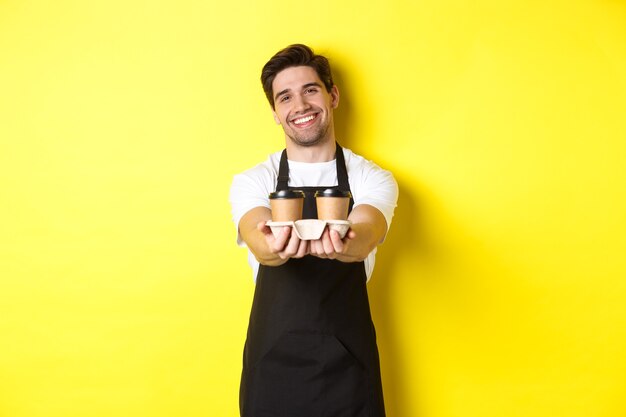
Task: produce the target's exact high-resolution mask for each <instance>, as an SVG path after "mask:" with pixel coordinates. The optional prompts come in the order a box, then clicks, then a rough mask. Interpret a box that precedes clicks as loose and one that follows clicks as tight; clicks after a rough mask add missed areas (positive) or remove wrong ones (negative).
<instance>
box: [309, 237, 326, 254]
mask: <svg viewBox="0 0 626 417" xmlns="http://www.w3.org/2000/svg"><path fill="white" fill-rule="evenodd" d="M311 253H312V254H313V255H315V256H317V257H320V258H325V257H326V254H325V253H324V246H323V245H322V241H321V240H319V239H318V240H313V241H311Z"/></svg>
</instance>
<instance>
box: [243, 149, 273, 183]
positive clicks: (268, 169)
mask: <svg viewBox="0 0 626 417" xmlns="http://www.w3.org/2000/svg"><path fill="white" fill-rule="evenodd" d="M280 154H281V151H279V152H274V153H272V154H270V155H269V156H268V157H267V159H266V160H265V161H263V162H261V163H259V164H257V165H255V166H253V167H252V168H248V169H247V170H245V171H243V172H241V173H239V174H236V175H235V180H238V179H251V180H255V179H257V180H258V179H264V178H268V179H272V178H276V176H277V175H278V166H279V164H280Z"/></svg>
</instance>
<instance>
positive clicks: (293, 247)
mask: <svg viewBox="0 0 626 417" xmlns="http://www.w3.org/2000/svg"><path fill="white" fill-rule="evenodd" d="M300 242H301V241H300V238H299V237H298V235H297V234H296V233H291V237H290V238H289V241H288V242H287V246H285V249H284V250H283V254H284V256H285V257H289V258H290V257H292V256H294V255H295V254H296V253H297V252H298V248H299V247H300ZM283 259H285V258H283Z"/></svg>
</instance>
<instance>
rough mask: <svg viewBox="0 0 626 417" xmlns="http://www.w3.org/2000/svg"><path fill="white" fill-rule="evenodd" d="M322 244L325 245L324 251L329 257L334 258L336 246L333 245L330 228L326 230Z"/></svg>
mask: <svg viewBox="0 0 626 417" xmlns="http://www.w3.org/2000/svg"><path fill="white" fill-rule="evenodd" d="M322 245H323V247H324V253H325V254H326V256H328V257H329V258H333V257H334V255H335V247H334V246H333V242H332V241H331V240H330V237H329V236H328V230H325V231H324V233H323V234H322Z"/></svg>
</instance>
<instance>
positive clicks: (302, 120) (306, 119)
mask: <svg viewBox="0 0 626 417" xmlns="http://www.w3.org/2000/svg"><path fill="white" fill-rule="evenodd" d="M314 118H315V115H311V116H307V117H302V118H300V119H296V120H294V121H293V122H294V123H295V124H297V125H299V124H302V123H306V122H309V121H311V120H313V119H314Z"/></svg>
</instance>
